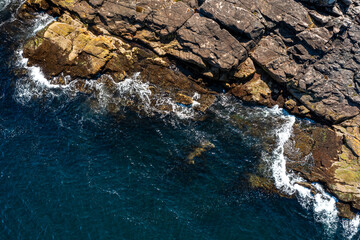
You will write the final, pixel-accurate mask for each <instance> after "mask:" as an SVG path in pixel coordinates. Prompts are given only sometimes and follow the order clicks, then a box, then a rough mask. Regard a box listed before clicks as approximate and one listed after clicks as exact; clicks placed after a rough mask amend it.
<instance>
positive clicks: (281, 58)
mask: <svg viewBox="0 0 360 240" xmlns="http://www.w3.org/2000/svg"><path fill="white" fill-rule="evenodd" d="M250 56H251V58H252V59H253V60H254V61H255V62H256V63H257V64H258V65H259V66H261V67H262V68H263V69H264V70H265V71H266V72H268V73H269V74H270V76H271V77H273V78H274V79H275V80H276V81H277V82H279V83H287V82H289V81H290V80H291V79H292V78H294V77H295V76H296V74H297V72H298V69H299V67H298V66H297V64H296V63H295V62H294V61H292V60H291V59H290V58H289V56H288V55H287V54H286V46H285V44H284V43H283V41H282V40H281V38H279V37H276V36H274V37H271V36H268V37H265V38H263V39H261V41H260V42H259V44H258V45H257V46H256V47H255V49H254V50H253V51H252V52H251V53H250Z"/></svg>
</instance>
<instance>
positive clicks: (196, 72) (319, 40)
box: [19, 0, 360, 217]
mask: <svg viewBox="0 0 360 240" xmlns="http://www.w3.org/2000/svg"><path fill="white" fill-rule="evenodd" d="M140 2H141V3H140V5H134V4H131V3H129V4H128V5H127V3H124V4H123V5H121V4H120V5H119V6H118V8H114V4H112V3H111V1H95V0H92V1H89V3H88V2H85V1H84V2H81V4H77V1H52V0H28V1H27V2H26V4H25V5H23V7H22V8H21V9H20V12H19V16H20V17H21V18H22V19H26V18H31V17H32V16H33V15H32V14H36V12H37V11H46V12H48V13H49V14H51V15H53V16H55V17H59V16H60V17H59V18H58V19H57V21H56V22H54V23H51V24H50V26H48V27H46V28H45V29H44V30H42V31H40V32H39V33H37V34H36V36H35V37H34V38H32V39H30V40H29V41H28V42H27V43H26V44H25V49H24V56H25V57H27V58H29V65H30V66H35V65H36V66H40V67H41V68H42V70H43V71H44V73H45V76H47V77H54V76H61V74H64V75H70V76H72V77H73V78H80V79H81V80H82V82H81V81H80V82H79V85H78V89H79V90H80V91H83V92H87V91H88V90H89V89H86V88H84V86H85V84H84V82H85V81H86V79H88V78H91V77H94V76H97V75H98V74H109V76H111V78H112V79H113V80H112V81H110V80H109V78H100V77H99V78H98V81H100V82H102V83H103V84H104V85H106V86H107V87H108V89H109V91H110V92H111V89H112V88H113V87H114V83H115V84H117V83H120V82H121V81H124V79H126V78H127V77H129V76H131V75H132V74H134V73H135V72H141V74H142V75H143V76H146V78H147V80H149V82H150V83H151V84H153V85H154V86H158V87H159V88H156V87H155V88H154V89H152V91H153V93H154V95H157V94H158V95H163V94H164V93H165V95H167V96H169V97H171V98H172V99H174V100H175V101H176V103H178V104H183V105H189V106H193V103H194V101H196V102H198V103H199V105H197V109H196V107H194V108H195V110H198V111H200V112H205V111H206V109H207V108H208V107H209V106H211V104H212V103H213V102H214V100H215V95H216V93H215V92H213V91H211V90H209V89H208V88H207V85H208V84H209V82H210V83H211V82H216V83H217V84H219V85H223V86H224V87H225V88H226V89H227V91H228V92H230V93H232V94H233V95H234V96H237V97H239V98H240V99H242V100H244V101H246V102H252V103H256V104H260V105H265V106H268V107H272V106H274V105H280V107H283V108H285V109H286V110H287V111H289V112H290V113H291V114H294V115H297V116H301V117H307V118H311V119H315V120H317V122H319V120H322V121H320V122H322V123H326V125H327V126H324V127H320V128H319V129H320V130H319V129H313V130H309V131H305V134H303V133H301V131H300V133H299V134H298V135H299V136H302V138H298V139H293V140H294V142H295V144H296V145H297V146H301V147H300V148H299V149H300V152H301V151H302V152H304V153H303V155H301V156H306V155H308V154H310V153H311V154H312V155H313V158H314V164H313V168H312V169H311V170H310V171H308V170H307V169H306V170H304V169H301V168H299V165H301V164H295V165H296V166H295V167H294V166H293V167H291V166H288V168H292V169H293V170H295V171H297V172H300V173H301V174H302V175H304V176H305V178H306V179H308V180H310V182H311V181H312V180H316V181H318V182H322V183H325V186H326V188H327V191H329V192H330V193H332V194H334V195H335V196H337V198H338V199H339V200H340V201H341V202H342V203H344V204H345V203H346V204H347V205H346V207H344V209H345V210H344V211H343V212H344V214H343V215H344V216H345V215H347V217H351V216H352V217H353V216H354V215H353V214H351V213H349V209H350V205H351V209H352V210H354V209H357V210H360V189H359V188H358V182H359V183H360V177H359V176H358V175H357V171H358V170H360V165H359V164H358V160H359V156H360V152H359V149H360V132H359V126H360V115H359V111H360V110H359V102H360V97H359V96H358V92H357V91H358V90H357V82H356V81H357V80H356V79H357V78H356V76H357V75H356V71H357V70H356V69H360V64H359V63H358V62H356V61H357V60H356V59H355V58H356V57H357V55H356V54H353V52H356V51H360V49H359V48H360V47H359V46H356V40H354V39H357V38H359V39H360V26H359V22H358V20H357V19H356V15H355V17H354V13H353V12H354V11H356V10H354V9H359V7H358V6H359V5H358V4H359V2H358V1H354V3H352V4H351V5H350V6H348V7H347V8H348V10H347V12H343V13H341V10H343V9H344V7H346V4H344V3H342V2H341V3H336V5H335V6H333V7H332V8H331V7H326V8H324V7H323V6H321V7H315V8H314V9H309V8H307V6H308V5H307V4H306V3H305V4H304V5H303V4H301V3H299V2H296V1H293V0H287V1H285V3H284V6H282V7H281V8H279V9H278V10H277V11H280V12H277V11H275V7H277V6H276V1H275V3H273V5H272V4H270V3H268V2H266V1H265V2H266V3H267V4H268V5H267V7H269V8H270V10H268V11H267V10H266V9H265V7H261V6H260V5H261V4H260V3H258V2H260V1H255V2H254V3H245V2H243V1H239V3H238V4H240V5H239V6H236V8H235V9H237V10H239V11H240V12H241V13H242V14H243V15H240V16H238V15H237V14H238V12H237V11H235V12H231V11H230V14H229V15H230V17H229V18H224V12H221V11H218V9H220V8H218V6H217V3H216V1H210V0H207V1H205V2H204V3H203V4H202V5H201V6H199V5H198V4H197V3H195V2H194V1H177V2H171V1H161V0H158V1H153V2H152V3H151V4H150V3H149V1H146V0H142V1H140ZM157 2H159V3H160V2H161V3H162V5H161V7H160V5H159V6H158V5H157V4H155V3H157ZM220 2H221V3H223V4H224V6H225V7H224V10H223V11H225V13H226V11H227V10H226V9H228V10H229V8H230V7H234V6H233V5H231V4H233V3H231V1H220ZM90 3H92V4H93V5H91V4H90ZM257 4H260V5H257ZM111 6H112V7H111ZM290 6H291V8H290ZM356 6H357V7H356ZM226 7H228V8H226ZM286 7H289V8H288V9H286ZM124 9H125V10H126V9H128V11H125V12H124V11H122V10H124ZM250 9H251V10H250ZM318 9H320V10H318ZM272 11H273V12H272ZM326 11H327V12H326ZM331 11H332V12H331ZM339 11H340V12H339ZM184 12H185V13H186V14H182V13H184ZM255 13H256V14H255ZM340 13H341V14H342V15H340V16H339V14H340ZM109 14H110V15H111V14H112V15H111V16H110V15H109ZM179 14H182V15H181V17H180V16H179ZM232 14H233V15H232ZM249 14H250V15H249ZM291 14H293V15H294V16H292V15H291ZM351 14H352V15H351ZM108 15H109V16H108ZM336 15H338V16H336ZM277 16H281V19H278V18H277ZM237 17H243V18H242V19H241V20H243V21H245V23H248V25H247V26H246V27H245V26H243V25H246V24H243V25H239V24H238V25H237V24H236V21H235V22H234V20H236V18H237ZM291 17H292V18H291ZM114 18H115V19H117V20H114ZM249 19H251V20H252V21H250V22H246V21H248V20H249ZM165 20H166V21H165ZM164 21H165V23H163V22H164ZM347 21H351V22H350V23H348V22H347ZM331 24H332V25H331ZM116 26H121V28H120V29H119V28H117V27H116ZM244 27H245V28H244ZM330 29H332V31H330ZM197 36H200V38H198V37H197ZM239 39H240V40H241V41H239ZM354 41H355V43H354ZM129 42H133V43H139V42H140V43H141V45H138V44H129ZM144 46H146V48H145V47H144ZM199 46H200V47H199ZM349 46H351V47H352V48H351V50H349V52H347V50H346V49H348V48H349ZM54 53H58V54H54ZM174 59H176V60H174ZM177 62H180V66H187V67H188V69H187V70H188V71H186V73H189V72H192V73H193V74H192V75H190V76H187V75H186V74H184V72H183V71H181V69H179V68H178V67H177V65H176V64H177ZM340 62H344V63H343V65H346V64H347V63H352V65H350V66H351V67H354V69H353V72H355V73H354V74H353V80H352V81H353V83H352V84H353V85H352V86H350V85H351V84H349V82H348V81H350V79H348V78H349V76H350V75H351V74H350V72H351V71H350V70H349V69H348V68H349V67H348V66H344V67H343V66H342V65H340V64H339V63H340ZM327 65H329V67H328V66H327ZM332 66H337V68H338V69H337V70H336V71H335V70H333V69H332V68H331V67H332ZM324 73H326V74H327V75H325V74H324ZM349 74H350V75H349ZM62 82H63V80H62V78H61V77H59V78H58V82H57V84H62ZM335 84H337V85H336V88H334V86H335ZM334 91H335V92H334ZM196 93H200V95H201V96H200V98H199V99H194V96H196ZM133 104H134V106H136V103H133ZM199 106H200V107H199ZM163 110H170V111H171V109H170V108H169V105H166V104H164V105H163ZM328 127H331V129H329V128H328ZM309 136H310V137H309ZM304 138H306V139H307V140H304ZM329 139H330V141H329ZM329 150H331V151H330V154H327V153H326V151H329ZM314 153H315V154H314ZM294 161H298V163H301V161H302V159H301V158H299V159H294ZM359 187H360V185H359ZM351 209H350V210H351ZM350 212H351V211H350ZM345 213H347V214H345Z"/></svg>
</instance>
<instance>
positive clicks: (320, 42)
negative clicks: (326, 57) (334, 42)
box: [297, 27, 331, 51]
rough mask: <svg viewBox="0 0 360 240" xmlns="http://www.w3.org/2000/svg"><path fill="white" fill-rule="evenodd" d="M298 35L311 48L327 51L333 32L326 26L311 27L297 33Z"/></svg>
mask: <svg viewBox="0 0 360 240" xmlns="http://www.w3.org/2000/svg"><path fill="white" fill-rule="evenodd" d="M297 37H298V38H299V39H300V40H302V41H304V42H306V44H308V45H309V46H310V47H311V49H313V50H319V51H326V48H327V47H326V44H327V43H328V42H329V41H330V38H331V34H330V33H329V31H328V30H327V29H326V28H323V27H322V28H310V29H307V30H304V31H302V32H301V33H299V34H297Z"/></svg>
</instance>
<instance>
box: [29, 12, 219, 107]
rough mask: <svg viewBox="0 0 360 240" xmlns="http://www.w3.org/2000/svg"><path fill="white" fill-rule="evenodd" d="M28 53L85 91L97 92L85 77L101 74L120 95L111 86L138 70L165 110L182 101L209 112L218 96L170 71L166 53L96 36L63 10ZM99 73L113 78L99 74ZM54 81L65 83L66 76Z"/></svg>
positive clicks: (34, 40)
mask: <svg viewBox="0 0 360 240" xmlns="http://www.w3.org/2000/svg"><path fill="white" fill-rule="evenodd" d="M24 56H25V57H28V58H29V61H28V64H29V65H38V66H41V67H42V69H43V72H44V73H45V74H46V75H47V76H49V77H56V76H59V75H62V76H70V77H71V78H72V79H74V80H75V79H77V82H76V84H75V86H77V88H78V90H79V91H81V92H85V93H90V92H93V91H95V90H94V89H89V88H86V87H85V81H86V79H98V82H100V83H103V84H105V86H106V87H107V88H108V89H110V92H111V91H112V92H113V93H114V94H115V92H114V91H113V90H111V88H116V83H119V82H121V81H123V80H124V79H125V78H126V77H131V76H133V75H134V74H137V73H139V74H140V75H141V79H142V80H143V81H146V82H148V83H150V84H151V85H152V86H153V87H152V88H151V89H148V90H149V91H150V90H151V94H150V98H151V99H149V101H151V105H154V106H155V105H156V107H157V108H158V109H160V110H166V109H169V108H172V107H173V106H171V104H173V103H180V104H184V105H190V106H189V107H193V108H194V109H196V110H198V111H202V112H204V111H205V110H206V109H207V108H208V107H209V106H210V105H211V104H212V103H213V102H214V100H215V98H216V97H215V95H214V93H213V92H210V91H208V90H206V89H204V88H203V87H201V86H200V85H198V84H197V83H195V82H194V81H192V80H190V79H189V78H187V77H186V76H185V75H183V74H182V73H180V72H175V71H173V70H171V69H170V68H169V67H170V65H171V64H172V63H171V62H169V61H168V60H167V59H166V58H161V57H158V56H157V55H156V54H154V53H153V52H151V51H148V50H146V49H142V48H140V47H136V46H131V45H129V44H127V43H125V42H124V41H123V40H121V39H119V38H116V37H113V36H108V35H95V34H93V33H92V32H90V31H89V30H88V29H87V27H86V25H84V24H83V23H82V22H80V21H79V20H76V19H74V18H72V17H71V16H70V15H69V14H63V15H62V16H61V17H60V18H59V19H58V20H57V21H55V22H53V23H51V24H50V25H49V26H47V27H46V28H45V29H44V30H42V31H40V32H38V33H37V35H36V36H35V37H33V38H31V39H30V40H29V41H28V42H27V43H26V44H25V46H24ZM99 74H107V75H108V76H109V77H108V78H103V77H99V76H98V75H99ZM55 81H56V83H58V84H65V83H66V82H65V81H63V80H62V78H61V77H60V78H59V77H58V78H56V79H55ZM165 95H166V97H168V98H170V99H172V101H173V102H172V103H162V104H160V103H158V102H157V100H158V98H159V97H160V96H165ZM179 95H180V96H183V97H182V98H179ZM185 96H187V99H185ZM193 96H196V104H193V103H194V102H193ZM185 100H186V101H185ZM190 100H191V102H190Z"/></svg>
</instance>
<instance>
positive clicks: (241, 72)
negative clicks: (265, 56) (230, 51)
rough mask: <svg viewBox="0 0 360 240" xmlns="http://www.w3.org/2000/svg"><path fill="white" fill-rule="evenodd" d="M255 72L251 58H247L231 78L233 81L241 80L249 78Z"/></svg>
mask: <svg viewBox="0 0 360 240" xmlns="http://www.w3.org/2000/svg"><path fill="white" fill-rule="evenodd" d="M255 72H256V69H255V66H254V63H253V61H252V60H251V58H247V59H246V60H245V61H244V62H242V63H241V64H240V65H239V66H238V67H237V68H236V69H235V71H234V73H233V77H234V78H235V79H239V80H243V79H247V78H250V77H251V76H253V75H254V74H255Z"/></svg>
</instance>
